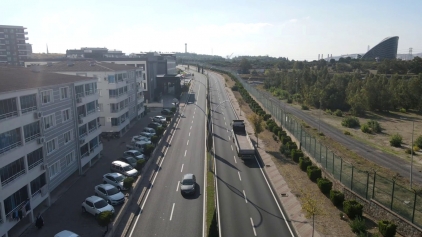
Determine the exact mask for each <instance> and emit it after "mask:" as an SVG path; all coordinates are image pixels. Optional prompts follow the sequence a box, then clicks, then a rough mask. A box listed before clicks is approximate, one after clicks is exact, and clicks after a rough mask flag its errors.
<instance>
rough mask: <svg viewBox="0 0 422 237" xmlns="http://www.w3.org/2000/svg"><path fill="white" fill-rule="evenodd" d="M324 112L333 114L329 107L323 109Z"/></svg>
mask: <svg viewBox="0 0 422 237" xmlns="http://www.w3.org/2000/svg"><path fill="white" fill-rule="evenodd" d="M325 113H327V114H333V112H332V111H331V109H326V110H325Z"/></svg>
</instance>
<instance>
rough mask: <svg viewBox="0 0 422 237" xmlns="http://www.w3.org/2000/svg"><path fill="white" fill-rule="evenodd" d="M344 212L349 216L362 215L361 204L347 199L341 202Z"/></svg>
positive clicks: (352, 217)
mask: <svg viewBox="0 0 422 237" xmlns="http://www.w3.org/2000/svg"><path fill="white" fill-rule="evenodd" d="M343 210H344V213H346V215H347V216H348V217H349V218H350V219H355V218H356V217H362V211H363V206H362V204H360V203H358V202H357V201H355V200H348V201H344V202H343Z"/></svg>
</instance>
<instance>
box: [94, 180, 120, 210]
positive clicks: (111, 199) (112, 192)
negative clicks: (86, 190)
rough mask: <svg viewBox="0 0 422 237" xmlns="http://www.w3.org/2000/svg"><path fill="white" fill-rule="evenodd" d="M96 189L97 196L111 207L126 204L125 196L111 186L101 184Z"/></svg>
mask: <svg viewBox="0 0 422 237" xmlns="http://www.w3.org/2000/svg"><path fill="white" fill-rule="evenodd" d="M94 189H95V195H96V196H99V197H100V198H103V199H104V200H106V201H107V202H108V204H110V205H118V204H120V203H123V202H125V195H124V194H123V193H122V192H120V191H119V190H118V189H117V188H116V187H114V186H113V185H111V184H99V185H97V186H95V188H94Z"/></svg>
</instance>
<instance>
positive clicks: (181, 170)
mask: <svg viewBox="0 0 422 237" xmlns="http://www.w3.org/2000/svg"><path fill="white" fill-rule="evenodd" d="M184 165H185V164H182V169H180V172H183V166H184Z"/></svg>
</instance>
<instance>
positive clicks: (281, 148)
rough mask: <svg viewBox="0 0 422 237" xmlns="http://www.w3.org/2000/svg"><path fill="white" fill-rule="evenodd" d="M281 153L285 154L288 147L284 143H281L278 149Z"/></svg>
mask: <svg viewBox="0 0 422 237" xmlns="http://www.w3.org/2000/svg"><path fill="white" fill-rule="evenodd" d="M278 150H279V151H280V153H281V154H284V152H285V150H286V147H285V146H284V145H280V148H279V149H278Z"/></svg>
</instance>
